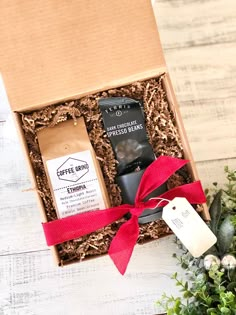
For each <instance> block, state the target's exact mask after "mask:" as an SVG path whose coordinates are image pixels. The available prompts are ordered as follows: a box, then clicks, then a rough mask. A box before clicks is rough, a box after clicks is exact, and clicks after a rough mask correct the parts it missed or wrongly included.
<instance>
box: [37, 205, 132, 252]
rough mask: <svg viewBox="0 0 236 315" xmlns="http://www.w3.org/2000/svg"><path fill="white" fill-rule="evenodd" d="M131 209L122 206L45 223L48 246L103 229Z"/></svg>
mask: <svg viewBox="0 0 236 315" xmlns="http://www.w3.org/2000/svg"><path fill="white" fill-rule="evenodd" d="M130 207H131V206H129V205H121V206H118V207H115V208H109V209H105V210H96V211H91V212H84V213H81V214H75V215H73V216H69V217H65V218H62V219H58V220H54V221H50V222H47V223H43V224H42V225H43V230H44V234H45V237H46V241H47V245H48V246H52V245H57V244H60V243H63V242H66V241H69V240H72V239H75V238H79V237H81V236H84V235H86V234H89V233H92V232H94V231H96V230H98V229H101V228H103V227H104V226H106V225H108V224H111V223H112V222H114V221H116V220H118V219H120V218H122V217H123V215H125V213H127V212H128V211H129V210H130Z"/></svg>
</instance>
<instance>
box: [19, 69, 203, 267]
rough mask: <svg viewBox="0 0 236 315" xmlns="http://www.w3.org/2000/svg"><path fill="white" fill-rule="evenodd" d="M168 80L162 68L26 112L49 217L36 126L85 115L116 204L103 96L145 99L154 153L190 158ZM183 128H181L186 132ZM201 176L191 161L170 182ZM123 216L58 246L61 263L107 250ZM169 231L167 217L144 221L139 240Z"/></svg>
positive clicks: (24, 119) (23, 115)
mask: <svg viewBox="0 0 236 315" xmlns="http://www.w3.org/2000/svg"><path fill="white" fill-rule="evenodd" d="M169 84H170V82H169V81H168V75H167V74H163V75H161V76H159V77H156V78H152V79H147V80H144V81H136V82H134V83H132V84H130V85H127V86H122V87H114V88H113V89H110V90H106V91H101V92H98V93H95V94H89V95H87V96H85V97H82V98H80V99H76V100H70V101H68V102H66V103H63V102H62V103H59V104H54V105H51V106H49V107H46V108H44V109H41V110H38V111H33V112H26V113H21V120H22V121H21V123H22V128H23V130H24V134H23V136H24V141H26V143H25V144H26V145H25V148H26V150H27V151H28V153H27V155H28V156H29V157H30V163H31V167H32V166H33V173H34V174H35V182H36V187H37V190H38V193H39V197H40V199H41V200H40V203H41V209H42V212H43V219H44V220H45V219H46V221H51V220H55V219H57V215H56V211H55V208H54V206H53V201H52V196H51V194H50V190H49V188H48V182H47V178H46V175H45V171H44V168H43V163H42V160H41V157H40V151H39V148H38V144H37V135H36V131H38V130H40V129H42V128H45V127H53V126H54V125H55V124H57V123H60V122H61V121H64V120H67V119H74V120H76V118H77V117H80V116H81V115H82V116H84V118H85V121H86V125H87V129H88V133H89V137H90V141H91V143H92V145H93V147H94V149H95V152H96V155H97V158H98V160H99V161H100V165H101V168H102V171H103V175H104V178H105V183H106V186H107V190H108V194H109V196H110V200H111V204H112V206H117V205H119V204H121V203H122V200H121V196H120V191H119V187H118V186H117V185H116V183H115V176H116V161H115V158H114V154H113V151H112V148H111V145H110V142H109V140H108V139H107V137H106V134H105V133H104V128H103V123H102V119H101V113H100V110H99V108H98V100H99V98H103V97H111V96H128V97H131V98H136V99H140V100H142V101H143V103H144V109H145V113H146V128H147V132H148V136H149V141H150V143H151V144H152V147H153V149H154V152H155V154H156V155H157V156H158V155H163V154H164V155H169V156H174V157H178V158H184V157H187V158H190V160H191V153H190V151H189V148H188V147H184V146H183V144H184V145H186V143H187V142H186V140H185V136H184V130H183V129H182V131H181V132H180V129H181V126H180V125H181V119H180V118H179V116H178V115H179V113H178V111H176V106H175V104H173V103H172V101H173V99H172V100H171V97H170V96H171V87H170V86H169ZM180 133H182V134H181V136H180ZM196 176H197V175H196V171H195V168H194V164H190V166H189V168H184V169H183V170H182V171H181V172H180V173H178V174H175V175H174V176H172V177H171V178H170V180H169V181H168V188H169V189H170V188H173V187H176V186H179V185H181V184H184V183H188V182H190V181H192V180H195V179H197V177H196ZM42 206H43V207H42ZM198 210H199V211H201V213H202V214H203V216H205V215H206V214H207V212H206V209H205V208H204V207H199V208H198ZM45 215H46V216H45ZM124 221H125V219H124V218H121V219H120V220H118V221H116V222H114V223H113V224H111V225H109V226H106V227H104V228H103V229H101V230H99V231H96V232H94V233H92V234H90V235H87V236H84V237H82V238H80V239H77V240H72V241H69V242H66V243H63V244H61V245H58V246H56V247H55V250H56V252H57V262H58V264H60V265H65V264H67V263H70V262H72V261H80V260H83V259H85V258H88V257H92V256H97V255H101V254H104V253H106V252H107V250H108V247H109V244H110V241H111V240H112V237H113V236H114V235H115V233H116V232H117V230H118V228H119V226H120V225H121V224H122V223H123V222H124ZM169 233H171V231H170V230H169V228H168V227H167V226H166V224H165V223H164V222H163V221H162V220H159V221H154V222H151V223H147V224H144V225H140V238H139V241H138V242H139V243H143V242H146V241H149V240H151V239H156V238H159V237H161V236H165V235H168V234H169Z"/></svg>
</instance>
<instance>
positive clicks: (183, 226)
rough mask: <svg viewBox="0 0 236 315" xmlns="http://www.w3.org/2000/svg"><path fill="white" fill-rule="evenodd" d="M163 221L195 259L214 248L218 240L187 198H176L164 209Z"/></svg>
mask: <svg viewBox="0 0 236 315" xmlns="http://www.w3.org/2000/svg"><path fill="white" fill-rule="evenodd" d="M162 219H163V220H164V221H165V222H166V224H167V225H168V226H169V227H170V228H171V230H172V231H173V232H174V234H175V235H176V236H177V237H178V238H179V240H180V241H181V242H182V243H183V245H184V246H185V247H186V248H187V249H188V251H189V252H190V253H191V254H192V256H193V257H199V256H201V255H202V254H203V253H205V252H206V251H207V250H208V249H209V248H210V247H211V246H213V245H214V244H215V243H216V241H217V238H216V236H215V234H214V233H212V231H211V230H210V229H209V227H208V226H207V225H206V223H205V222H204V221H203V220H202V219H201V217H200V216H199V214H198V213H197V212H196V210H195V209H194V208H193V207H192V206H191V204H190V203H189V202H188V201H187V199H186V198H180V197H176V198H174V199H173V200H172V201H170V202H169V203H168V204H167V205H166V206H165V207H164V208H163V214H162Z"/></svg>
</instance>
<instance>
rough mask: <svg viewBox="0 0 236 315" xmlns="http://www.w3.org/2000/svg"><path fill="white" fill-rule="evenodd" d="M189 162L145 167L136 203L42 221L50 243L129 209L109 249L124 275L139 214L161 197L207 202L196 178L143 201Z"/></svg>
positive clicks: (164, 160)
mask: <svg viewBox="0 0 236 315" xmlns="http://www.w3.org/2000/svg"><path fill="white" fill-rule="evenodd" d="M188 162H189V161H188V160H181V159H176V158H172V157H168V156H160V157H159V158H158V159H157V160H155V161H154V162H153V163H152V164H151V165H149V167H148V168H147V169H146V170H145V172H144V174H143V176H142V178H141V181H140V184H139V188H138V191H137V194H136V198H135V204H134V205H129V204H124V205H121V206H118V207H114V208H109V209H105V210H96V211H91V212H85V213H81V214H76V215H73V216H69V217H66V218H62V219H58V220H54V221H51V222H47V223H43V229H44V234H45V237H46V240H47V244H48V246H52V245H56V244H60V243H63V242H65V241H69V240H72V239H75V238H79V237H81V236H84V235H86V234H89V233H92V232H94V231H96V230H98V229H101V228H102V227H104V226H106V225H108V224H110V223H112V222H114V221H116V220H118V219H120V218H121V217H123V216H124V215H125V214H126V213H128V212H130V214H131V218H130V219H129V220H128V221H126V222H125V223H124V224H122V226H121V227H120V229H119V230H118V232H117V233H116V235H115V237H114V238H113V240H112V242H111V244H110V248H109V251H108V254H109V255H110V257H111V259H112V260H113V262H114V264H115V265H116V267H117V269H118V270H119V271H120V273H121V274H122V275H123V274H124V273H125V271H126V268H127V266H128V263H129V260H130V257H131V255H132V252H133V249H134V246H135V244H136V242H137V239H138V236H139V225H138V217H139V215H140V214H141V213H142V212H143V210H144V209H146V208H149V209H150V208H155V207H157V206H159V205H158V204H160V199H161V198H165V199H168V200H172V199H173V198H175V197H185V198H186V199H187V200H188V201H189V202H190V203H192V204H198V203H204V202H205V201H206V198H205V195H204V192H203V189H202V186H201V183H200V181H196V182H193V183H190V184H186V185H182V186H178V187H176V188H173V189H171V190H169V191H167V192H165V193H164V194H162V195H160V196H158V198H159V199H158V200H154V199H152V200H151V199H150V200H148V201H146V202H143V200H144V199H145V197H146V196H148V195H149V194H150V193H151V192H152V191H153V190H155V189H156V188H158V187H159V186H161V185H162V184H163V183H165V182H166V180H167V179H168V178H169V177H170V176H171V175H173V174H174V173H175V172H176V171H177V170H178V169H180V168H181V167H183V166H184V165H185V164H187V163H188ZM165 204H166V201H164V200H163V201H161V205H162V206H163V205H165Z"/></svg>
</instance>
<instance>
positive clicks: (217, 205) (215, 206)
mask: <svg viewBox="0 0 236 315" xmlns="http://www.w3.org/2000/svg"><path fill="white" fill-rule="evenodd" d="M221 196H222V190H219V191H218V193H217V194H216V195H215V197H214V199H213V201H212V203H211V206H210V209H209V212H210V216H211V222H210V226H211V230H212V232H213V233H214V234H215V235H216V233H217V227H218V223H219V220H220V216H221V212H222V207H221Z"/></svg>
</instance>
